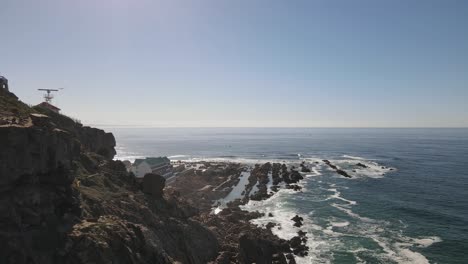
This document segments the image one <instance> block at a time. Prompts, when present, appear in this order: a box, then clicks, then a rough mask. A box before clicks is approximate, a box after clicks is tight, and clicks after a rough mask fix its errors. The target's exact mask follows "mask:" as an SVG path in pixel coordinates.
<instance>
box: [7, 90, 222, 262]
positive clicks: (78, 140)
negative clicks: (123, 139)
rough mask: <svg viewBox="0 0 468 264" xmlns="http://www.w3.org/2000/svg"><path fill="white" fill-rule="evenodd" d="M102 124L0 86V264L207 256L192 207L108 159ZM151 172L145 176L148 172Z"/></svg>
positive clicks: (213, 247)
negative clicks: (33, 104) (95, 125)
mask: <svg viewBox="0 0 468 264" xmlns="http://www.w3.org/2000/svg"><path fill="white" fill-rule="evenodd" d="M114 147H115V139H114V136H113V135H112V134H110V133H106V132H104V131H103V130H100V129H96V128H91V127H86V126H82V125H81V124H80V123H79V122H76V121H74V120H72V119H71V118H68V117H66V116H64V115H61V114H58V113H54V112H52V111H49V110H47V109H42V108H34V107H29V106H27V105H26V104H24V103H22V102H21V101H19V100H18V98H17V97H16V96H15V95H14V94H12V93H10V92H8V91H5V90H0V241H1V246H0V263H174V262H181V263H207V262H210V261H212V260H214V259H216V256H217V254H218V247H219V244H218V241H217V239H216V237H215V236H214V234H213V233H212V232H211V231H210V230H209V229H207V228H205V227H204V226H202V225H201V224H200V223H199V222H196V221H194V220H191V219H190V217H191V216H193V215H194V214H195V213H196V210H195V209H194V208H192V207H190V206H188V205H185V204H184V203H183V201H176V200H175V199H173V198H171V197H169V196H167V195H163V194H162V189H163V188H164V181H163V180H161V179H160V178H159V177H160V176H158V175H148V178H149V179H148V181H149V182H151V183H152V184H151V186H149V187H148V186H146V188H145V192H143V191H142V190H143V189H142V186H141V183H139V182H137V181H136V179H135V178H134V177H133V175H131V174H128V173H127V172H126V169H125V166H124V164H123V163H121V162H120V161H113V160H112V159H113V157H114V155H115V153H116V152H115V149H114ZM150 178H151V179H150Z"/></svg>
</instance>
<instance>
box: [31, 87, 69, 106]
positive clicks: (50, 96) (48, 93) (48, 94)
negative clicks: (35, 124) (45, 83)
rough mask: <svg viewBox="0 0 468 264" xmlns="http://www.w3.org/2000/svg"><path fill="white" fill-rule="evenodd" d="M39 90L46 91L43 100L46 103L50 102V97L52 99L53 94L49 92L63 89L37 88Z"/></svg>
mask: <svg viewBox="0 0 468 264" xmlns="http://www.w3.org/2000/svg"><path fill="white" fill-rule="evenodd" d="M37 90H39V91H45V92H46V93H45V94H44V100H45V101H46V102H47V103H49V104H50V103H52V99H54V95H53V94H52V93H51V92H58V91H59V90H63V88H59V89H37Z"/></svg>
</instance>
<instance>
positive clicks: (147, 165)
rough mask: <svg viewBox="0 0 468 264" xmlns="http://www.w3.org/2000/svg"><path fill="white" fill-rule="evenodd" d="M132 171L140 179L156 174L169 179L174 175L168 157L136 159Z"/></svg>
mask: <svg viewBox="0 0 468 264" xmlns="http://www.w3.org/2000/svg"><path fill="white" fill-rule="evenodd" d="M131 171H132V172H133V174H135V176H136V177H138V178H142V177H143V176H145V174H147V173H155V174H159V175H161V176H164V177H167V176H169V175H172V165H171V161H170V160H169V159H168V158H167V157H158V158H146V159H136V160H135V162H134V163H133V165H132V169H131Z"/></svg>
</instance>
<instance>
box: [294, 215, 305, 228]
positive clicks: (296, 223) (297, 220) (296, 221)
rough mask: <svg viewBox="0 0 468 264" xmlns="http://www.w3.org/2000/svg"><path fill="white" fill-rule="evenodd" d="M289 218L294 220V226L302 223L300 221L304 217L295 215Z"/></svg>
mask: <svg viewBox="0 0 468 264" xmlns="http://www.w3.org/2000/svg"><path fill="white" fill-rule="evenodd" d="M291 220H293V221H294V226H295V227H301V226H302V225H303V223H302V221H304V218H302V217H300V216H298V215H296V216H294V217H293V218H292V219H291Z"/></svg>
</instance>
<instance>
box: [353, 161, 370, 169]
mask: <svg viewBox="0 0 468 264" xmlns="http://www.w3.org/2000/svg"><path fill="white" fill-rule="evenodd" d="M356 166H358V167H362V168H369V167H368V166H367V165H365V164H362V163H360V162H359V163H358V164H356Z"/></svg>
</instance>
